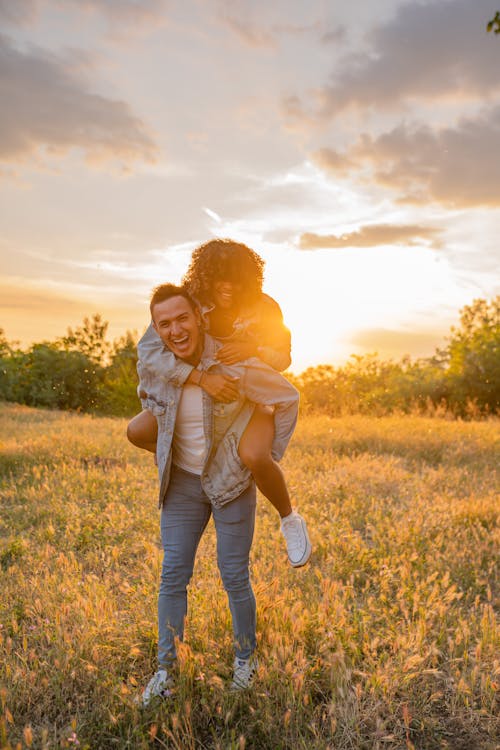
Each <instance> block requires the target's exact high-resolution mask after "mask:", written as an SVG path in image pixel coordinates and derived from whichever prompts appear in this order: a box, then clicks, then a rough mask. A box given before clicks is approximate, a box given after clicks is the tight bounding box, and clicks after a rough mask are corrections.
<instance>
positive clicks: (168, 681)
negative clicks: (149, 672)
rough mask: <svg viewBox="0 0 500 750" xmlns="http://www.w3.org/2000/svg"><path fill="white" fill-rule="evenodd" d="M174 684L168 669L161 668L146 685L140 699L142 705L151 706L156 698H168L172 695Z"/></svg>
mask: <svg viewBox="0 0 500 750" xmlns="http://www.w3.org/2000/svg"><path fill="white" fill-rule="evenodd" d="M173 684H174V683H173V680H172V678H171V677H169V675H168V672H167V670H166V669H159V670H158V672H156V674H154V675H153V676H152V677H151V679H150V681H149V682H148V684H147V685H146V688H145V690H144V692H143V694H142V696H141V699H140V701H139V702H140V704H141V706H144V707H146V706H149V704H150V703H151V701H152V700H154V698H168V697H169V696H170V695H172V690H171V688H172V687H173Z"/></svg>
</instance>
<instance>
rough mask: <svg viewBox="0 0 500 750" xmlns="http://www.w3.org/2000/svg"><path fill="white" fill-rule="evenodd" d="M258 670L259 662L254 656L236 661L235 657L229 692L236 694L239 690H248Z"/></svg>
mask: <svg viewBox="0 0 500 750" xmlns="http://www.w3.org/2000/svg"><path fill="white" fill-rule="evenodd" d="M258 668H259V662H258V660H257V657H256V656H254V655H252V656H250V657H249V658H248V659H238V657H236V658H235V660H234V672H233V679H232V682H231V684H230V686H229V690H231V692H233V693H236V692H238V691H239V690H245V689H246V688H249V687H250V686H251V684H252V682H253V678H254V677H255V675H256V673H257V670H258Z"/></svg>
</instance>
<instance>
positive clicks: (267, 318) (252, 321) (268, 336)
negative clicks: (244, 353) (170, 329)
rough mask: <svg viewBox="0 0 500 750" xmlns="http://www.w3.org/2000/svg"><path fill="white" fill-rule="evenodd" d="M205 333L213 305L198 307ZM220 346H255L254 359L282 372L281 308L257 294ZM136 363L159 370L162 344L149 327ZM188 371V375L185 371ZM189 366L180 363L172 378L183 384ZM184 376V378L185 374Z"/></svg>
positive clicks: (285, 350)
mask: <svg viewBox="0 0 500 750" xmlns="http://www.w3.org/2000/svg"><path fill="white" fill-rule="evenodd" d="M199 310H200V313H201V317H202V319H203V322H204V325H205V330H206V331H210V313H211V312H212V311H213V310H214V306H213V305H199ZM220 340H221V341H222V342H223V343H225V344H226V343H229V342H232V341H250V342H253V343H254V344H255V345H257V351H258V357H259V359H261V360H262V361H263V362H265V363H266V364H268V365H271V367H273V368H274V369H275V370H279V371H280V372H282V371H283V370H286V368H287V367H289V366H290V362H291V336H290V331H289V330H288V328H287V327H286V326H285V324H284V322H283V315H282V312H281V308H280V306H279V305H278V303H277V302H276V300H274V299H273V298H272V297H269V296H268V295H267V294H261V295H260V299H259V300H258V301H257V302H256V303H255V304H254V305H251V306H249V307H247V308H244V309H243V310H242V311H241V313H240V315H239V316H238V317H237V318H236V320H235V321H234V323H233V333H232V334H231V335H230V336H226V337H225V338H224V339H220ZM137 350H138V352H139V359H140V360H141V361H142V362H143V364H145V365H146V366H147V367H149V368H150V369H152V370H157V371H158V372H160V371H161V369H162V364H161V360H162V355H163V342H162V340H161V339H160V337H159V336H158V334H157V333H156V331H155V329H154V328H153V325H152V324H150V325H149V328H148V329H147V331H146V333H145V334H144V336H143V337H142V338H141V340H140V341H139V343H138V345H137ZM188 368H189V371H188ZM191 369H192V367H191V365H188V364H187V363H186V362H180V361H179V364H178V366H177V367H176V368H175V377H176V379H177V380H178V382H179V383H184V381H185V379H186V378H187V376H188V375H189V372H190V371H191ZM186 373H187V374H186Z"/></svg>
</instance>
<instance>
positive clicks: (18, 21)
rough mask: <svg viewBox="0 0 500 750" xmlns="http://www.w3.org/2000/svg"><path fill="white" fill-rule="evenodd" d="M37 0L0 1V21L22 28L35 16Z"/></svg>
mask: <svg viewBox="0 0 500 750" xmlns="http://www.w3.org/2000/svg"><path fill="white" fill-rule="evenodd" d="M38 4H39V0H23V2H12V0H0V21H2V22H3V23H10V24H14V25H20V26H24V25H26V24H29V23H32V22H33V21H34V20H35V18H36V15H37V8H38Z"/></svg>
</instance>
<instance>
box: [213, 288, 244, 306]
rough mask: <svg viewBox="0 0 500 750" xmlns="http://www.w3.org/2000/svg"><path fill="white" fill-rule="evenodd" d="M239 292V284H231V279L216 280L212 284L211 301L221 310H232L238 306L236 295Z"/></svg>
mask: <svg viewBox="0 0 500 750" xmlns="http://www.w3.org/2000/svg"><path fill="white" fill-rule="evenodd" d="M240 292H241V284H233V282H232V281H216V282H215V283H214V286H213V301H214V304H215V306H216V307H221V308H222V309H223V310H232V309H234V308H236V307H238V295H239V293H240Z"/></svg>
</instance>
